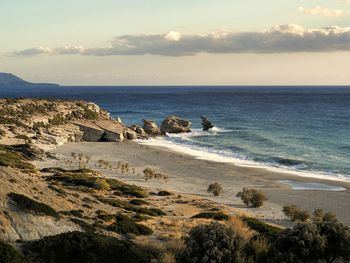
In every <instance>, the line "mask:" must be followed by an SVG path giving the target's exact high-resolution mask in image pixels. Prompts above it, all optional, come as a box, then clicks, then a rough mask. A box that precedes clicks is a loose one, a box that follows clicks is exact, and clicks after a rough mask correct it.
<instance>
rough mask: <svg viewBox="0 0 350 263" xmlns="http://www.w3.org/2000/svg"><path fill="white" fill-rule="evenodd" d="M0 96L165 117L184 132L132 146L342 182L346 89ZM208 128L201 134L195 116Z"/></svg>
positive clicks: (42, 90) (30, 91)
mask: <svg viewBox="0 0 350 263" xmlns="http://www.w3.org/2000/svg"><path fill="white" fill-rule="evenodd" d="M0 97H8V98H10V97H11V98H15V97H17V98H19V97H32V98H60V99H82V100H87V101H91V102H95V103H97V104H98V105H100V106H101V107H102V108H104V109H106V110H107V111H109V112H110V113H111V114H112V116H113V117H120V118H121V119H122V120H123V122H124V123H125V124H127V125H132V124H139V125H142V119H153V120H155V121H156V122H157V123H158V124H161V122H162V120H164V119H165V118H166V117H167V116H168V115H178V116H180V117H182V118H185V119H189V120H190V121H191V122H192V132H191V133H186V134H176V135H173V134H168V135H166V136H162V137H158V138H154V139H151V140H147V141H139V143H142V144H147V145H154V146H160V147H164V148H168V149H171V150H173V151H177V152H181V153H186V154H189V155H192V156H194V157H196V158H198V159H205V160H212V161H217V162H228V163H233V164H236V165H239V166H249V167H265V168H267V169H269V170H277V171H280V172H292V173H295V174H298V175H300V176H308V177H317V178H331V179H334V180H344V181H350V87H339V86H337V87H331V86H328V87H326V86H322V87H316V86H307V87H301V86H298V87H292V86H287V87H284V86H281V87H279V86H273V87H268V86H263V87H251V86H243V87H238V86H234V87H228V86H224V87H223V86H218V87H217V86H188V87H185V86H181V87H171V86H166V87H161V86H156V87H152V86H145V87H135V86H132V87H121V86H118V87H110V86H109V87H98V86H84V87H83V86H82V87H78V86H74V87H68V86H61V87H39V88H13V89H11V88H8V89H6V90H2V89H0ZM201 115H205V116H207V117H208V119H209V120H210V121H211V122H212V123H213V124H214V125H215V127H214V128H212V129H211V130H210V131H209V132H205V131H202V128H201V119H200V116H201Z"/></svg>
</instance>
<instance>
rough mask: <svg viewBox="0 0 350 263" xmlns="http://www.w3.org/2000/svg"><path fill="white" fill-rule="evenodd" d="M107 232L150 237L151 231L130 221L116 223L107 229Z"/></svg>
mask: <svg viewBox="0 0 350 263" xmlns="http://www.w3.org/2000/svg"><path fill="white" fill-rule="evenodd" d="M107 229H108V230H109V231H113V232H117V233H119V234H134V235H144V236H147V235H152V234H153V230H152V229H150V228H149V227H148V226H145V225H142V224H138V223H136V222H134V221H132V220H128V221H118V222H116V223H114V224H112V225H110V226H108V228H107Z"/></svg>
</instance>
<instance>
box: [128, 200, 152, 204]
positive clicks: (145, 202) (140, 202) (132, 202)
mask: <svg viewBox="0 0 350 263" xmlns="http://www.w3.org/2000/svg"><path fill="white" fill-rule="evenodd" d="M130 204H132V205H149V202H147V201H145V200H142V199H132V200H130Z"/></svg>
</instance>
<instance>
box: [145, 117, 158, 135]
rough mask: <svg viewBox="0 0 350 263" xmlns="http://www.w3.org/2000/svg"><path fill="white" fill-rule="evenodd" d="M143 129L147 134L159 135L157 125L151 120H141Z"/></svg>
mask: <svg viewBox="0 0 350 263" xmlns="http://www.w3.org/2000/svg"><path fill="white" fill-rule="evenodd" d="M143 130H144V131H145V132H146V133H147V134H149V135H159V134H160V130H159V127H158V125H157V124H156V123H155V121H153V120H143Z"/></svg>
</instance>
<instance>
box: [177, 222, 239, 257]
mask: <svg viewBox="0 0 350 263" xmlns="http://www.w3.org/2000/svg"><path fill="white" fill-rule="evenodd" d="M185 243H186V245H187V248H186V249H185V251H184V252H183V253H181V255H180V256H179V262H184V263H186V262H191V263H192V262H193V263H196V262H198V263H199V262H203V263H207V262H208V263H209V262H216V263H221V262H222V263H236V262H237V263H238V262H242V250H243V247H244V246H245V241H244V240H243V238H242V237H240V236H239V235H237V234H236V233H235V232H234V231H233V229H232V228H229V227H226V226H224V225H222V224H219V223H216V222H212V223H210V224H209V225H199V226H196V227H195V228H193V229H192V230H191V231H190V233H189V236H188V237H186V238H185Z"/></svg>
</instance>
